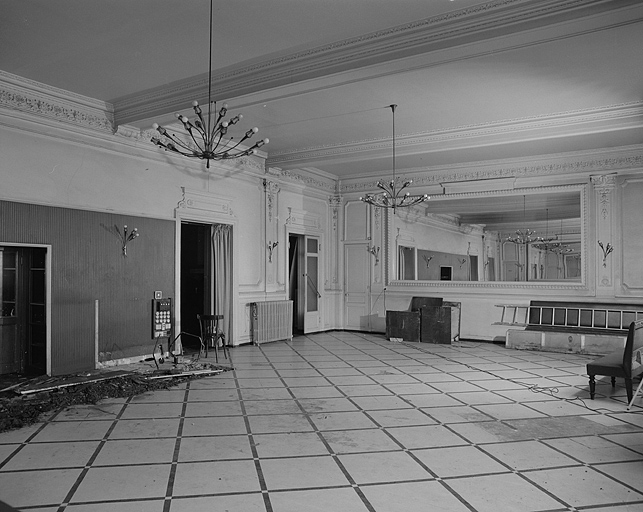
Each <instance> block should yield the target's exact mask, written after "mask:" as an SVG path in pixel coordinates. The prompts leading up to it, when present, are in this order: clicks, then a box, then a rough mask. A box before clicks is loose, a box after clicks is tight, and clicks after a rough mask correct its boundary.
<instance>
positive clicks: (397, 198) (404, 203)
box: [359, 105, 430, 214]
mask: <svg viewBox="0 0 643 512" xmlns="http://www.w3.org/2000/svg"><path fill="white" fill-rule="evenodd" d="M389 108H390V109H391V112H392V114H393V177H392V179H391V181H389V182H384V181H381V180H380V181H378V182H377V186H378V188H380V189H382V192H378V193H376V194H366V195H365V196H364V197H360V198H359V199H360V201H364V202H365V203H368V204H370V205H373V206H376V207H378V208H392V209H393V214H395V209H396V208H402V207H408V206H413V205H416V204H419V203H423V202H424V201H428V200H429V199H430V198H429V196H428V195H427V194H423V195H416V196H412V195H411V194H410V193H409V192H406V193H405V192H404V190H405V189H406V188H407V187H410V186H411V184H412V183H413V180H407V181H405V182H403V183H402V186H401V187H400V188H399V189H398V188H397V187H398V183H397V179H396V177H395V109H396V108H397V105H389Z"/></svg>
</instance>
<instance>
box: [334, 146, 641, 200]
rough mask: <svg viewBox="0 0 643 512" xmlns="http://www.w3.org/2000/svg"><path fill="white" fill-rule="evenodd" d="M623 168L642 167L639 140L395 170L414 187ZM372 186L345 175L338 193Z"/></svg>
mask: <svg viewBox="0 0 643 512" xmlns="http://www.w3.org/2000/svg"><path fill="white" fill-rule="evenodd" d="M627 171H638V172H641V171H643V144H639V145H635V146H625V147H620V148H606V149H601V150H593V151H575V152H570V153H562V154H554V155H542V156H538V157H529V158H520V159H510V160H497V161H492V162H490V161H484V162H471V163H467V164H458V165H453V166H444V167H441V168H440V169H431V168H424V169H412V170H410V169H407V170H406V171H404V172H402V173H398V178H399V179H400V180H404V179H412V180H413V188H414V189H424V188H427V187H433V188H436V189H438V188H439V189H442V184H444V183H449V182H473V181H478V180H489V179H500V178H513V179H515V178H522V179H525V178H537V177H552V176H560V175H572V176H573V175H577V176H583V179H584V178H585V177H588V176H589V175H590V174H592V173H605V172H617V173H619V172H620V173H622V172H627ZM503 183H504V182H503ZM372 190H377V178H376V177H373V176H370V177H361V178H350V179H345V180H341V181H340V183H339V193H341V194H345V193H351V192H354V193H363V192H365V191H372Z"/></svg>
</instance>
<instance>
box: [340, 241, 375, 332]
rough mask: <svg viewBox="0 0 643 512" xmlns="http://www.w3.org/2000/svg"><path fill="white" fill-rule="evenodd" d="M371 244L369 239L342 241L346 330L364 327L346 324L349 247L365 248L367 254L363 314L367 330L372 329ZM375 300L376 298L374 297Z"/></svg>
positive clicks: (365, 258) (346, 321) (346, 320)
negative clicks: (365, 318)
mask: <svg viewBox="0 0 643 512" xmlns="http://www.w3.org/2000/svg"><path fill="white" fill-rule="evenodd" d="M370 246H371V242H370V241H368V240H367V241H357V242H345V243H344V255H343V256H344V259H343V267H344V282H343V290H344V300H343V301H342V302H343V304H344V328H345V329H347V330H352V331H363V330H364V329H363V328H362V326H361V325H360V327H358V328H354V327H349V326H348V307H349V306H348V302H347V299H348V293H349V292H348V291H347V290H348V286H347V285H346V275H347V270H350V269H349V267H348V265H347V260H348V254H347V252H348V250H350V249H349V248H357V249H358V250H361V249H365V250H364V255H368V256H365V257H364V268H365V269H366V273H367V276H366V281H367V285H366V290H365V291H364V294H365V301H364V310H363V311H364V316H366V317H367V325H366V326H365V327H366V330H367V331H368V332H371V331H372V329H373V325H372V324H371V311H372V309H373V306H374V304H372V300H373V296H372V285H373V283H372V279H373V267H372V265H371V256H370V254H369V247H370ZM376 300H377V299H376Z"/></svg>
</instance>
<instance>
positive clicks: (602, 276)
mask: <svg viewBox="0 0 643 512" xmlns="http://www.w3.org/2000/svg"><path fill="white" fill-rule="evenodd" d="M590 180H591V182H592V185H593V186H594V199H595V201H594V204H595V205H596V208H595V213H596V225H595V229H596V236H595V238H594V242H593V243H595V244H596V245H595V246H594V250H596V251H597V253H596V254H597V257H596V265H595V268H596V295H597V296H599V297H600V296H611V297H613V296H614V261H615V259H614V257H613V256H612V252H613V251H614V245H615V240H614V236H615V232H614V215H615V212H616V208H617V206H618V205H616V204H615V203H616V195H615V193H614V192H615V190H616V173H610V174H596V175H592V176H590ZM591 240H592V238H591V237H590V243H592V242H591ZM590 250H592V249H591V248H590Z"/></svg>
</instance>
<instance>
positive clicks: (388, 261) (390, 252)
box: [383, 184, 590, 290]
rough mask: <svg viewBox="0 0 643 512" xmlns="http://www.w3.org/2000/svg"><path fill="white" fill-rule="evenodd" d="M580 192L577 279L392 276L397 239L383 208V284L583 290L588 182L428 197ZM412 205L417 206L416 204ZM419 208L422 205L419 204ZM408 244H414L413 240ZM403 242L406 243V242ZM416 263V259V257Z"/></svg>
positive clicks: (389, 212) (391, 218)
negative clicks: (579, 265) (474, 279)
mask: <svg viewBox="0 0 643 512" xmlns="http://www.w3.org/2000/svg"><path fill="white" fill-rule="evenodd" d="M574 191H577V192H578V193H579V194H580V226H581V234H580V243H581V255H582V258H581V278H580V281H570V282H568V281H410V280H400V279H394V277H396V276H397V258H398V256H397V243H396V241H397V240H396V234H395V225H394V215H393V210H391V209H386V211H385V212H384V217H385V222H384V226H385V230H384V241H383V242H384V244H383V245H384V248H385V250H384V254H383V259H384V273H385V275H384V283H385V285H386V286H399V287H408V288H411V287H413V288H422V287H425V288H437V287H440V288H444V287H448V288H496V289H525V288H534V289H556V290H586V289H587V282H588V269H589V259H590V258H589V255H588V250H587V249H588V244H587V236H588V232H589V230H588V226H589V217H590V216H589V214H588V210H587V209H588V185H586V184H578V185H560V186H548V187H532V188H516V189H507V190H491V191H488V190H485V191H481V192H460V193H452V194H442V195H435V196H431V199H430V200H429V201H449V200H450V199H466V198H473V197H489V198H493V197H507V196H523V195H535V194H555V193H557V192H561V193H562V192H567V193H569V192H574ZM415 208H418V207H417V206H416V207H415ZM420 208H421V206H420ZM405 242H409V243H408V245H415V244H414V243H413V242H412V241H405ZM404 245H407V244H406V243H405V244H404ZM416 265H417V261H416Z"/></svg>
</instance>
